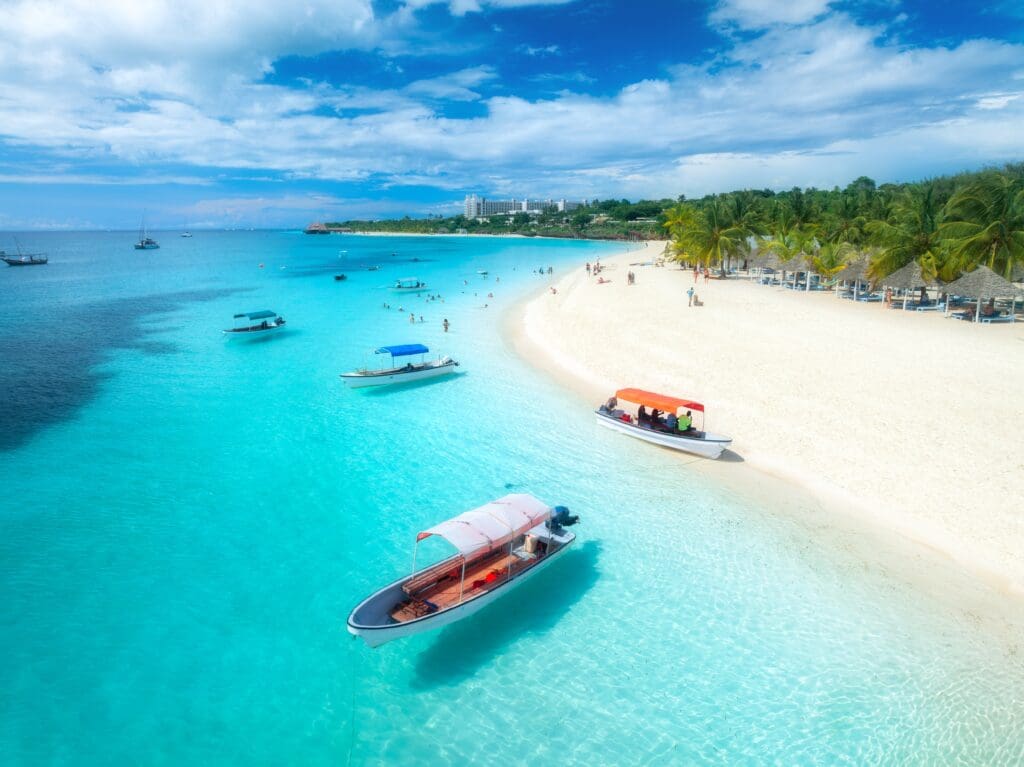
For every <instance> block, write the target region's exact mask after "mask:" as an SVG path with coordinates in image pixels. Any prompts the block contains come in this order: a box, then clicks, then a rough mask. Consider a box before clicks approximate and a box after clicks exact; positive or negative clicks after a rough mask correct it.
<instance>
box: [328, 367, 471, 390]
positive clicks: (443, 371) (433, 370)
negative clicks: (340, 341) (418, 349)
mask: <svg viewBox="0 0 1024 767" xmlns="http://www.w3.org/2000/svg"><path fill="white" fill-rule="evenodd" d="M456 367H457V363H455V362H448V363H446V364H444V365H437V366H434V367H429V368H420V369H418V370H409V371H404V370H403V371H398V372H395V373H391V374H389V375H388V374H386V375H375V374H374V373H373V371H368V372H356V373H342V374H341V380H342V381H344V383H345V385H346V386H348V387H349V388H352V389H361V388H363V387H366V386H388V385H390V384H400V383H407V382H409V381H421V380H423V379H424V378H436V377H438V376H444V375H448V374H449V373H454V372H455V368H456Z"/></svg>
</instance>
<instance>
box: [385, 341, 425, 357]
mask: <svg viewBox="0 0 1024 767" xmlns="http://www.w3.org/2000/svg"><path fill="white" fill-rule="evenodd" d="M429 351H430V349H428V348H427V347H426V346H424V345H423V344H400V345H398V346H382V347H380V348H379V349H378V350H377V351H376V352H374V353H375V354H390V355H391V356H392V357H408V356H409V355H410V354H426V353H427V352H429Z"/></svg>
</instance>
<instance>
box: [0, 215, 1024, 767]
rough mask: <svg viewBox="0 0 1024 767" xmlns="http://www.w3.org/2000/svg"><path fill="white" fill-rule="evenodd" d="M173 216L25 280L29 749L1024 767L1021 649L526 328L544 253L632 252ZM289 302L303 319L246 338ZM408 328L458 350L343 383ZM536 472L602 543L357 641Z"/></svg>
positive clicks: (14, 737)
mask: <svg viewBox="0 0 1024 767" xmlns="http://www.w3.org/2000/svg"><path fill="white" fill-rule="evenodd" d="M155 236H156V237H157V239H159V240H161V242H162V244H163V248H162V249H161V250H158V251H149V252H136V251H134V250H132V248H131V244H132V242H133V239H134V233H131V232H129V233H90V234H66V233H65V234H24V235H20V236H19V237H20V240H21V244H22V246H23V247H24V248H25V249H26V250H44V251H48V252H49V253H50V264H49V265H47V266H45V267H31V268H23V269H13V268H3V269H0V296H2V301H3V303H2V306H3V317H4V322H3V334H2V336H0V392H2V394H3V408H2V410H0V479H2V494H0V680H2V683H0V755H2V756H0V762H2V763H3V764H4V765H50V764H54V765H186V764H188V765H191V764H206V765H284V764H294V765H304V766H309V767H312V766H314V765H346V764H352V765H377V764H394V765H435V764H436V765H448V764H452V765H464V764H501V765H564V764H579V765H639V764H649V765H675V764H721V765H737V764H765V763H773V764H782V765H796V764H801V765H804V764H820V765H833V764H856V765H862V764H936V765H940V764H941V765H946V764H968V765H1014V764H1021V763H1024V696H1022V690H1024V650H1022V651H1020V652H1017V651H1016V650H1015V649H1014V648H1012V647H1009V648H1008V647H1006V646H1005V645H1004V644H1003V643H1002V642H1001V641H997V640H996V639H994V638H990V637H989V636H988V635H987V634H986V633H985V632H984V631H980V630H975V628H974V627H972V626H970V625H965V622H964V621H963V620H962V619H957V618H955V617H954V615H953V613H948V614H947V613H944V612H943V611H942V610H940V609H938V608H937V607H936V606H935V605H933V604H932V603H931V602H930V601H929V600H927V599H924V598H922V597H919V596H917V595H915V594H914V593H913V591H911V590H910V589H909V587H904V586H901V585H899V584H898V583H896V582H890V581H889V580H887V579H886V578H885V577H884V576H882V575H879V574H878V573H877V570H874V569H872V568H869V567H864V566H863V565H862V563H859V562H857V561H854V560H851V559H850V558H848V557H847V558H844V556H843V555H842V554H841V553H839V552H834V551H830V550H828V549H827V547H823V546H820V545H818V544H817V543H816V542H815V541H813V540H810V539H809V538H808V536H807V535H806V534H805V531H804V530H802V529H801V528H799V527H798V526H795V525H794V523H792V522H791V521H787V519H786V517H785V515H781V514H778V513H775V510H773V509H772V508H769V507H768V505H767V502H764V503H761V502H758V501H756V500H750V499H749V498H748V497H746V496H744V495H741V494H740V493H739V492H737V491H735V490H734V489H732V488H730V487H729V486H727V485H722V484H721V483H717V484H716V483H713V481H712V480H711V479H709V478H708V477H707V476H706V475H705V474H704V473H702V472H699V471H696V470H694V469H693V468H692V467H688V466H687V465H686V464H685V463H684V462H681V461H680V460H679V459H678V457H677V456H675V455H671V454H668V453H667V452H666V451H662V450H659V449H656V448H653V447H651V446H649V445H645V444H641V443H636V442H634V441H632V440H628V439H625V438H624V437H622V436H620V435H617V434H614V433H612V432H609V431H605V430H600V429H599V427H598V426H597V425H595V424H594V423H593V417H592V415H591V413H590V411H589V410H588V409H587V408H586V407H583V406H581V403H580V402H578V401H577V400H576V399H575V398H574V397H573V396H571V395H570V394H568V393H566V392H563V391H562V390H560V389H559V388H558V387H557V386H556V385H555V384H553V383H550V382H548V381H547V380H545V379H543V378H542V377H540V376H539V375H538V374H537V373H535V372H534V371H533V370H532V369H530V368H529V367H527V366H526V365H525V364H524V363H523V362H522V361H521V360H519V359H518V358H517V357H516V356H515V355H514V354H513V352H512V351H511V350H510V349H509V347H508V346H507V345H506V344H505V343H504V342H503V340H502V337H501V334H500V330H501V325H502V315H503V313H504V312H505V311H506V310H507V309H508V307H509V306H511V305H512V304H513V303H514V302H516V301H517V300H519V299H521V298H522V297H523V296H525V295H526V294H527V293H528V292H529V291H531V290H536V289H539V288H541V287H542V286H544V285H546V284H547V280H548V279H549V278H547V277H540V276H538V275H537V274H536V273H535V270H536V269H537V268H538V267H541V266H549V265H550V266H552V267H553V269H554V277H555V278H557V277H558V276H559V274H560V273H562V272H564V270H566V269H568V268H570V267H572V266H575V265H579V264H581V263H582V262H583V261H585V260H588V259H589V260H593V259H595V258H597V257H598V256H599V255H601V254H602V253H608V252H610V250H612V249H614V247H615V246H611V245H608V244H599V243H584V242H555V241H532V240H510V239H483V238H429V239H428V238H373V237H359V236H329V237H309V236H304V235H302V234H299V233H295V232H223V233H222V232H197V233H196V234H195V237H194V238H192V239H181V238H179V237H178V236H177V233H172V232H165V233H155ZM0 247H6V248H7V249H8V250H13V241H12V240H11V238H10V237H0ZM413 259H419V260H418V261H414V260H413ZM261 263H262V264H263V268H260V266H259V265H260V264H261ZM371 264H380V265H381V266H382V268H381V270H380V271H377V272H369V271H365V270H364V269H361V266H365V265H371ZM478 269H486V270H489V271H490V276H489V277H488V278H486V279H484V278H482V277H480V276H478V275H477V274H476V272H477V270H478ZM337 272H345V273H347V274H348V275H349V279H348V280H347V281H346V282H335V281H334V280H333V278H332V277H333V274H335V273H337ZM406 276H416V277H420V278H421V279H424V280H426V281H427V282H428V283H429V284H431V285H432V286H435V288H436V290H437V291H439V292H440V294H441V295H442V296H443V297H444V303H443V304H442V303H440V302H427V301H426V300H425V299H409V298H408V297H403V299H402V300H399V299H396V298H394V297H393V296H392V295H391V294H390V293H389V291H388V290H387V289H386V288H385V286H386V285H387V284H388V282H389V281H391V280H394V279H396V278H398V277H406ZM499 277H500V282H498V281H497V278H499ZM464 281H465V283H466V284H465V285H464ZM488 292H493V293H494V297H493V298H488V297H487V295H486V294H487V293H488ZM403 300H404V301H405V302H406V306H405V307H404V308H405V309H409V308H410V305H411V306H412V307H413V308H414V309H415V312H416V314H417V316H418V315H420V314H422V315H423V317H424V320H425V321H424V322H423V323H422V324H420V323H416V324H415V325H412V324H410V323H409V321H408V313H407V312H399V311H398V308H397V307H398V305H399V304H400V303H401V302H402V301H403ZM385 303H390V304H391V306H392V308H391V309H390V310H389V309H385V308H384V304H385ZM485 304H487V308H484V305H485ZM264 308H270V309H273V310H276V311H278V312H280V313H281V314H283V315H284V316H285V317H286V318H287V320H288V329H287V330H286V331H284V332H283V333H281V334H279V335H277V336H275V337H272V338H268V339H265V340H261V341H252V342H248V343H246V342H237V341H226V340H225V339H224V338H223V337H222V334H221V333H220V329H221V328H223V327H228V326H229V325H230V324H231V316H232V314H234V313H235V312H239V311H249V310H256V309H264ZM445 317H447V318H448V319H449V320H450V321H451V323H452V328H451V332H449V333H447V334H445V333H444V332H443V331H442V329H441V321H442V319H443V318H445ZM609 322H614V317H609ZM409 342H423V343H426V344H427V345H429V346H430V347H431V349H432V350H434V351H437V352H439V353H444V354H450V355H451V356H453V357H455V358H456V359H458V360H460V361H461V363H462V367H461V373H460V374H459V375H458V376H456V377H453V378H450V379H448V380H440V381H435V382H429V383H424V384H421V385H411V386H409V387H407V388H400V389H394V390H362V391H351V390H346V389H344V388H343V387H342V385H341V383H340V380H339V378H338V374H339V373H341V372H343V371H345V370H347V369H350V368H353V367H356V366H359V365H361V364H363V363H364V361H366V360H367V359H368V357H369V356H372V355H368V351H369V350H372V349H373V348H375V347H376V346H379V345H383V344H397V343H409ZM623 383H624V384H625V383H629V382H623ZM684 394H685V393H684ZM734 436H735V437H736V444H737V450H738V451H739V452H742V435H734ZM511 491H516V492H530V493H533V494H535V495H537V496H539V497H540V498H542V499H544V500H545V501H547V502H549V503H552V504H555V503H560V504H565V505H567V506H569V507H570V508H571V509H572V511H573V512H574V513H578V514H579V515H580V516H581V517H582V522H581V524H580V525H579V526H577V527H576V528H574V530H575V532H576V533H577V535H578V536H579V543H578V546H577V548H576V550H575V551H572V552H570V553H569V554H567V555H566V557H565V558H564V559H563V560H562V561H561V562H559V563H558V564H556V565H555V566H553V567H552V568H551V569H550V570H548V571H546V572H544V573H542V574H540V575H538V576H537V578H536V579H533V580H531V581H529V582H528V583H526V584H525V585H523V586H522V587H521V588H520V589H518V590H517V591H515V592H513V593H512V594H510V595H509V596H507V597H506V598H504V599H503V600H499V601H498V602H497V603H496V604H495V605H494V606H492V607H489V608H487V609H486V610H484V611H482V612H481V613H479V614H478V615H476V616H474V617H472V618H470V619H468V620H465V621H463V622H461V623H459V624H456V625H455V626H453V627H451V628H448V629H446V630H442V631H440V632H435V633H430V634H425V635H421V636H418V637H414V638H411V639H408V640H403V641H398V642H394V643H392V644H389V645H386V646H384V647H382V648H380V649H378V650H370V649H368V648H366V647H365V646H364V645H363V644H362V642H360V641H357V640H354V639H352V638H351V637H349V636H348V634H347V633H346V631H345V619H346V617H347V615H348V612H349V610H350V609H351V608H352V606H353V605H354V604H355V603H356V602H357V601H359V600H360V599H361V598H362V597H363V596H365V595H366V594H367V593H369V592H370V591H372V590H374V589H375V588H376V587H378V586H380V585H383V584H384V583H386V582H389V581H391V580H393V579H394V578H396V577H398V576H399V575H400V574H401V573H403V572H404V571H406V570H407V568H408V567H409V565H410V561H411V559H410V558H411V546H412V542H413V539H414V536H415V533H416V532H417V531H418V530H421V529H423V528H424V527H427V526H429V525H431V524H433V523H435V522H437V521H440V520H442V519H446V518H448V517H450V516H453V515H454V514H457V513H459V512H461V511H464V510H466V509H468V508H471V507H474V506H477V505H479V504H481V503H484V502H486V501H487V500H490V499H493V498H496V497H498V496H500V495H503V494H505V493H507V492H511Z"/></svg>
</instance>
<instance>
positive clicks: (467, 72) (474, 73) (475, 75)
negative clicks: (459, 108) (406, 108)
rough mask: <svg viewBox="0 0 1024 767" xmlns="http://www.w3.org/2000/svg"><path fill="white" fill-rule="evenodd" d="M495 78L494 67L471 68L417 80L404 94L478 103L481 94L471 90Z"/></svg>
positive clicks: (403, 90) (405, 89)
mask: <svg viewBox="0 0 1024 767" xmlns="http://www.w3.org/2000/svg"><path fill="white" fill-rule="evenodd" d="M495 77H496V73H495V71H494V68H493V67H489V66H479V67H470V68H468V69H461V70H459V71H458V72H452V73H450V74H447V75H443V76H441V77H435V78H431V79H429V80H417V81H416V82H412V83H409V85H407V86H406V87H405V88H403V89H402V92H403V93H405V94H407V95H410V96H428V97H430V98H433V99H448V100H451V101H476V100H477V99H479V98H480V94H479V93H476V92H475V91H473V90H471V88H475V87H477V86H479V85H482V84H483V83H485V82H487V81H488V80H493V79H494V78H495Z"/></svg>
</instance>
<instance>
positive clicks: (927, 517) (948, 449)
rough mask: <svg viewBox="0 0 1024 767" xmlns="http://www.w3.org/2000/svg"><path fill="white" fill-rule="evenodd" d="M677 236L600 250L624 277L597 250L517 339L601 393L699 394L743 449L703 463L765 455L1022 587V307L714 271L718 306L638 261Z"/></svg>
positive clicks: (882, 520) (569, 379) (750, 463)
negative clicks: (893, 300)
mask: <svg viewBox="0 0 1024 767" xmlns="http://www.w3.org/2000/svg"><path fill="white" fill-rule="evenodd" d="M663 248H664V243H651V244H650V245H648V246H647V247H646V248H645V249H644V250H635V249H634V250H633V251H632V252H628V253H625V254H623V255H619V256H617V257H614V258H610V259H607V260H604V261H602V264H603V265H605V266H607V267H608V268H607V270H606V271H605V272H604V273H603V276H604V277H605V278H607V279H608V280H610V282H609V283H608V284H603V285H599V284H598V283H597V280H596V278H593V277H590V276H588V275H587V274H586V273H585V271H584V269H583V268H582V266H581V267H580V268H579V269H577V270H574V271H573V272H572V273H569V274H567V275H566V276H564V277H562V278H561V279H560V280H559V281H557V282H556V283H555V286H556V288H557V291H558V292H557V294H552V293H551V292H550V291H548V290H546V291H545V292H544V293H543V294H539V295H537V296H535V297H533V298H532V299H531V300H529V301H528V302H526V303H525V304H523V305H522V307H521V308H520V309H519V310H518V317H516V318H513V320H514V321H515V322H517V323H518V325H519V331H521V332H520V337H519V338H518V339H517V346H519V347H520V348H521V349H522V350H523V351H525V352H527V356H528V357H529V359H530V360H531V361H533V362H538V363H540V364H541V366H542V367H543V368H545V369H546V370H547V371H548V372H550V373H552V374H553V375H555V376H557V377H559V378H560V379H561V380H563V381H564V382H566V383H568V384H569V385H570V386H572V387H573V388H574V389H576V390H577V391H578V392H580V394H582V395H583V396H584V397H585V399H586V403H585V404H586V405H589V406H591V407H594V406H596V405H597V404H599V403H600V402H602V401H603V400H604V399H605V398H606V397H607V396H608V395H610V394H611V393H613V392H614V391H615V390H616V389H617V388H620V387H625V386H636V387H640V388H646V389H652V390H655V391H660V392H664V393H667V394H673V395H677V396H681V397H689V398H692V399H696V400H699V401H701V402H703V403H705V404H706V406H707V417H708V422H707V423H708V428H709V429H711V430H713V431H716V432H719V433H724V434H727V435H729V436H731V437H732V438H733V440H734V441H733V449H734V451H735V453H736V454H738V455H739V456H740V457H742V459H743V461H744V463H739V462H735V463H725V464H722V463H721V462H717V463H716V464H714V465H712V463H711V462H708V461H702V463H704V464H707V465H708V467H709V470H712V471H714V472H715V473H716V474H717V475H718V476H720V477H723V478H724V479H725V480H726V481H728V477H729V476H732V475H735V476H737V477H739V476H740V475H741V474H749V473H750V472H751V470H752V469H753V470H755V473H756V472H757V471H760V472H766V473H768V474H771V475H775V476H776V477H779V478H782V479H785V480H789V481H791V482H795V483H798V484H799V485H801V486H802V487H803V488H805V489H806V490H808V491H810V492H811V493H812V494H813V495H814V496H815V497H816V498H817V499H819V500H820V501H821V503H822V507H823V508H825V509H828V510H829V511H830V512H831V511H834V512H835V514H836V515H843V514H852V515H853V516H854V517H856V521H857V522H858V524H859V523H864V524H868V525H870V526H872V527H873V528H876V529H878V530H880V531H883V532H885V533H889V532H893V533H896V534H898V537H902V538H903V539H909V540H910V541H913V542H915V545H916V546H918V547H919V546H920V545H923V546H925V547H927V548H929V549H931V550H932V551H933V552H937V553H938V554H939V555H940V557H941V558H948V559H949V560H952V561H953V562H955V563H956V565H957V566H958V569H963V570H964V571H965V572H967V573H969V574H970V575H971V577H975V576H977V577H979V578H982V579H984V580H985V582H986V584H987V585H988V586H995V587H996V589H997V590H998V591H999V592H1001V593H1007V594H1011V595H1013V597H1014V600H1013V601H1015V602H1016V601H1017V599H1019V598H1021V597H1024V445H1022V442H1021V435H1022V434H1024V386H1022V383H1024V345H1022V342H1024V323H1017V324H1006V325H998V326H978V325H974V324H971V323H966V322H958V321H955V320H951V319H945V318H943V317H942V315H941V313H935V312H923V313H917V312H902V311H893V310H890V309H887V308H884V307H883V306H882V305H881V304H854V303H853V302H851V301H845V300H840V299H837V298H836V297H835V296H834V295H832V294H831V293H814V292H811V293H804V292H793V291H790V290H785V289H782V288H777V287H762V286H759V285H756V284H754V283H751V282H749V281H747V280H745V279H729V280H722V281H719V280H714V279H713V280H711V281H710V282H709V283H708V284H705V283H704V279H703V278H701V279H700V280H699V283H698V284H697V285H696V286H695V289H696V291H697V293H698V295H699V296H700V298H701V299H702V300H703V301H704V306H702V307H698V308H689V307H687V297H686V290H687V289H688V288H689V287H690V286H691V285H694V281H693V276H692V273H691V272H687V271H682V270H680V269H679V268H678V267H676V266H675V265H674V264H670V265H669V266H668V267H666V268H655V267H652V266H633V267H631V266H630V263H631V262H643V261H651V260H653V259H655V258H656V257H657V256H659V255H660V254H661V252H662V250H663ZM629 269H632V270H633V271H634V272H635V273H636V275H637V279H636V285H633V286H629V285H627V284H626V272H627V271H628V270H629ZM581 404H584V403H581ZM595 428H596V427H595ZM636 449H637V450H653V449H658V448H653V447H651V446H649V445H645V444H643V443H640V442H638V443H637V445H636ZM680 460H681V461H687V462H692V461H693V460H694V459H693V458H692V457H689V456H684V455H682V454H681V455H680ZM826 523H827V520H826Z"/></svg>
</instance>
